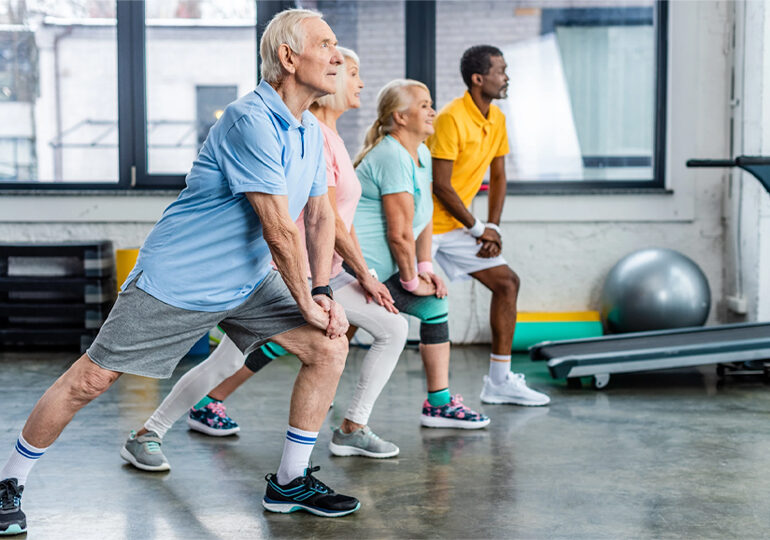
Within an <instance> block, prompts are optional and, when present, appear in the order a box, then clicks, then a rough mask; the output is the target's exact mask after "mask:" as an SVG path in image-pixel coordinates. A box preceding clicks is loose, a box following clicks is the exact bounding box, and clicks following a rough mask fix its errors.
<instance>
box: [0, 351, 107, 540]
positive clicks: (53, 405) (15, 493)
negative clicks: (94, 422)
mask: <svg viewBox="0 0 770 540" xmlns="http://www.w3.org/2000/svg"><path fill="white" fill-rule="evenodd" d="M119 376H120V373H117V372H115V371H109V370H106V369H104V368H101V367H99V366H97V365H96V364H94V363H93V362H92V361H91V359H90V358H89V357H88V355H85V354H84V355H83V356H81V357H80V359H78V361H77V362H75V363H74V364H73V365H72V367H70V368H69V369H68V370H67V371H66V372H64V374H63V375H62V376H61V377H59V378H58V379H57V380H56V382H55V383H53V385H51V387H50V388H49V389H48V390H46V392H45V394H43V397H41V398H40V400H39V401H38V402H37V404H36V405H35V408H34V409H32V413H31V414H30V415H29V418H27V423H26V424H25V425H24V429H23V430H22V432H21V434H20V435H19V438H18V440H17V441H16V446H15V447H14V449H13V452H12V453H11V457H10V458H9V459H8V461H7V462H6V464H5V466H4V467H3V469H2V470H0V536H3V535H11V534H20V533H23V532H25V531H26V530H27V519H26V516H25V515H24V512H22V510H21V494H22V491H23V490H24V485H25V484H26V482H27V475H29V472H30V471H31V470H32V467H33V466H34V465H35V463H37V460H39V459H40V458H41V457H42V456H43V454H44V453H45V451H46V450H47V449H48V447H49V446H51V444H53V442H54V441H55V440H56V439H57V437H59V435H60V434H61V432H62V431H63V430H64V428H65V427H66V426H67V424H69V423H70V420H72V417H73V416H75V414H76V413H77V412H78V411H79V410H80V409H82V408H83V407H84V406H86V405H87V404H88V403H90V402H91V401H92V400H93V399H95V398H97V397H99V396H100V395H101V394H102V393H104V391H105V390H107V389H108V388H109V387H110V386H112V383H114V382H115V381H116V380H118V377H119Z"/></svg>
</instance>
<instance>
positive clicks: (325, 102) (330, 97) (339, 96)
mask: <svg viewBox="0 0 770 540" xmlns="http://www.w3.org/2000/svg"><path fill="white" fill-rule="evenodd" d="M337 50H338V51H339V53H340V54H341V55H342V57H343V58H344V59H345V61H344V62H343V63H342V64H340V65H339V66H337V90H336V91H335V92H334V93H333V94H326V95H325V96H323V97H320V98H318V99H317V100H316V101H315V102H316V103H317V104H318V105H319V106H321V107H325V108H329V109H335V110H338V111H344V110H345V109H347V106H348V96H347V92H346V90H347V88H345V87H346V86H347V82H348V67H350V62H351V61H352V62H354V63H355V64H356V65H357V66H360V65H361V61H360V60H359V59H358V55H357V54H356V53H355V52H354V51H352V50H351V49H347V48H345V47H337Z"/></svg>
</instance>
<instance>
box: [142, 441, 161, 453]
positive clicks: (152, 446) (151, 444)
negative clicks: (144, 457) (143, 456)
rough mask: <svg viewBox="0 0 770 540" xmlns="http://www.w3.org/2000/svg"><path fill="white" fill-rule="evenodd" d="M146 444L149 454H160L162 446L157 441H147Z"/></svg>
mask: <svg viewBox="0 0 770 540" xmlns="http://www.w3.org/2000/svg"><path fill="white" fill-rule="evenodd" d="M144 444H146V445H147V452H149V453H150V454H156V453H158V452H160V445H159V444H158V443H156V442H155V441H147V442H146V443H144Z"/></svg>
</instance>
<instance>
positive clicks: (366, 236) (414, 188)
mask: <svg viewBox="0 0 770 540" xmlns="http://www.w3.org/2000/svg"><path fill="white" fill-rule="evenodd" d="M417 156H418V157H419V159H420V166H419V167H418V166H417V164H416V163H415V162H414V160H413V159H412V156H411V155H409V152H408V151H407V149H406V148H404V147H403V146H401V143H399V142H398V141H397V140H396V139H394V138H393V137H391V136H390V135H387V136H386V137H385V138H384V139H382V140H381V141H380V142H379V143H378V144H377V146H375V147H374V148H372V150H371V151H370V152H369V153H368V154H366V156H365V157H364V159H363V161H361V163H359V164H358V167H357V168H356V174H357V175H358V180H359V182H361V200H360V201H358V207H357V208H356V217H355V218H354V220H353V225H354V226H355V229H356V235H357V236H358V240H359V243H360V244H361V251H362V252H363V254H364V258H365V259H366V264H368V265H369V268H374V269H375V270H376V271H377V276H378V277H379V279H380V281H385V280H386V279H388V278H389V277H390V276H392V275H393V274H395V273H396V272H398V265H397V264H396V261H395V259H393V255H392V254H391V252H390V246H389V245H388V239H387V238H386V233H387V230H388V227H387V222H386V221H385V212H384V211H383V208H382V197H383V195H389V194H391V193H402V192H407V193H411V194H412V196H413V197H414V219H413V220H412V232H413V234H414V239H415V240H417V237H418V236H419V234H420V233H421V232H422V230H423V229H424V228H425V227H426V226H427V225H428V223H430V221H431V219H433V195H432V193H431V182H433V172H432V162H431V157H430V150H428V147H427V146H425V145H424V144H421V145H420V147H419V148H418V149H417ZM415 264H416V263H415Z"/></svg>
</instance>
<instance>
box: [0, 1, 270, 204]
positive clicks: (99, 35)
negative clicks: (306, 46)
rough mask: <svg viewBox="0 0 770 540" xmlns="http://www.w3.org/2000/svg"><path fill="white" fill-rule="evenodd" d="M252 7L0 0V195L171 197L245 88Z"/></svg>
mask: <svg viewBox="0 0 770 540" xmlns="http://www.w3.org/2000/svg"><path fill="white" fill-rule="evenodd" d="M256 11H257V2H256V0H148V1H147V2H143V1H140V0H120V1H116V0H56V1H51V0H0V183H1V184H3V186H4V187H35V188H46V187H49V188H60V187H64V188H67V187H90V188H111V189H114V188H156V187H161V188H178V187H181V186H182V185H183V183H184V175H185V174H186V173H187V172H188V171H189V170H190V167H191V165H192V162H193V160H194V159H195V156H196V154H197V152H198V150H199V149H200V146H201V144H202V142H203V140H204V139H205V137H206V135H207V134H208V130H209V128H210V127H211V126H212V125H213V123H214V122H215V121H216V119H217V118H218V115H219V114H221V111H222V110H223V109H224V108H225V107H226V106H227V104H228V103H230V102H231V101H233V100H235V99H237V98H238V97H239V96H241V95H243V94H245V93H246V92H248V91H250V90H252V89H253V88H254V87H255V86H256V84H257V59H256V57H257V40H256V35H257V31H256V27H257V19H256Z"/></svg>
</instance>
